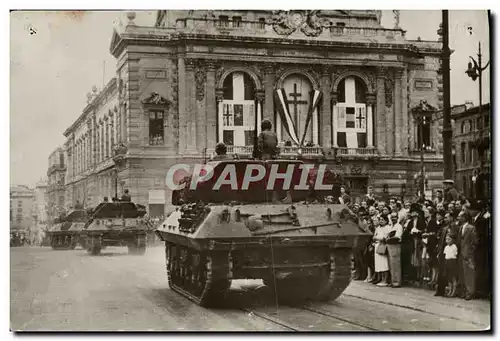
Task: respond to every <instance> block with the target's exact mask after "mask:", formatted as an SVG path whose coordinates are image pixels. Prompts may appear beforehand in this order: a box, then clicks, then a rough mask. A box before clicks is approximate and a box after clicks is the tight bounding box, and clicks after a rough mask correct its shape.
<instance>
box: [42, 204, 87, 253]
mask: <svg viewBox="0 0 500 341" xmlns="http://www.w3.org/2000/svg"><path fill="white" fill-rule="evenodd" d="M88 218H89V216H88V215H87V211H85V210H83V209H75V210H72V211H70V212H69V213H68V214H67V215H65V214H62V215H61V216H60V217H59V218H56V219H55V221H54V225H53V226H52V227H51V229H50V230H49V231H47V232H46V234H47V237H48V238H49V241H50V246H51V247H52V249H54V250H74V249H75V248H76V246H77V245H78V244H81V246H82V247H83V248H84V249H85V241H84V240H82V239H81V238H80V233H81V231H82V230H83V228H84V226H85V223H86V222H87V220H88Z"/></svg>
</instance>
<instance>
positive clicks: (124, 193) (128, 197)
mask: <svg viewBox="0 0 500 341" xmlns="http://www.w3.org/2000/svg"><path fill="white" fill-rule="evenodd" d="M121 201H132V198H131V197H130V194H128V189H125V190H124V191H123V195H122V198H121Z"/></svg>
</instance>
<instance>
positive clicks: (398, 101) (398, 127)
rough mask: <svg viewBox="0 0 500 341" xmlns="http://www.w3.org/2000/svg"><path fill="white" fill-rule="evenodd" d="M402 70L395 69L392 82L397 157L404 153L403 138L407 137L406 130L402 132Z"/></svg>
mask: <svg viewBox="0 0 500 341" xmlns="http://www.w3.org/2000/svg"><path fill="white" fill-rule="evenodd" d="M402 76H403V70H402V69H397V70H396V71H395V81H394V85H395V86H394V97H395V98H394V121H395V130H394V138H395V143H394V152H395V155H397V156H402V155H403V153H404V150H405V149H404V147H405V146H404V144H403V140H404V137H407V135H408V133H407V130H406V131H405V130H404V126H403V108H402V96H403V87H404V86H403V84H402Z"/></svg>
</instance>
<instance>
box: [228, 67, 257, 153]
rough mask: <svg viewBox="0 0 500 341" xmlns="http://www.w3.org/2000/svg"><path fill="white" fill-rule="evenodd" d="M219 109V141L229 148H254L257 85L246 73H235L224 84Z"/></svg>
mask: <svg viewBox="0 0 500 341" xmlns="http://www.w3.org/2000/svg"><path fill="white" fill-rule="evenodd" d="M223 90H224V95H223V100H222V103H221V104H220V105H221V108H219V140H220V141H222V142H224V143H225V144H226V145H228V146H252V145H253V140H254V134H255V132H254V129H255V124H256V122H255V83H254V81H253V79H252V78H251V77H250V76H249V75H248V74H247V73H244V72H233V73H230V74H229V75H227V77H226V78H225V79H224V82H223Z"/></svg>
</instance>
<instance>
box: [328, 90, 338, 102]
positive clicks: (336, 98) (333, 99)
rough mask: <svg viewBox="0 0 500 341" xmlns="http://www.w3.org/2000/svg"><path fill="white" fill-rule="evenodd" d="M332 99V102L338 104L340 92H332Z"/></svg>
mask: <svg viewBox="0 0 500 341" xmlns="http://www.w3.org/2000/svg"><path fill="white" fill-rule="evenodd" d="M330 99H331V100H332V103H333V104H334V105H335V104H337V100H338V93H337V92H336V91H335V92H333V91H332V92H331V93H330Z"/></svg>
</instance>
